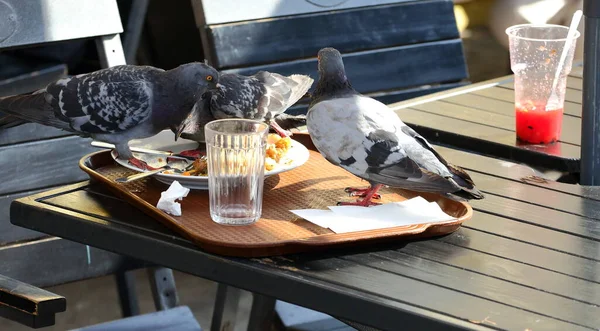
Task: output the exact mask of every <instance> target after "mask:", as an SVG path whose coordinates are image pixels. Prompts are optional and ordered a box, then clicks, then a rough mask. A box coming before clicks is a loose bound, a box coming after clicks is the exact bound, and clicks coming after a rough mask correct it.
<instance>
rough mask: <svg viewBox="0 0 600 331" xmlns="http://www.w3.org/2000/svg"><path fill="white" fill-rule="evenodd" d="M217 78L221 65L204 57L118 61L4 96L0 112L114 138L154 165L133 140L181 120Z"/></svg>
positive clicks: (123, 150) (119, 147) (127, 153)
mask: <svg viewBox="0 0 600 331" xmlns="http://www.w3.org/2000/svg"><path fill="white" fill-rule="evenodd" d="M218 79H219V73H218V72H217V70H215V69H214V68H212V67H210V66H208V65H206V64H204V63H200V62H195V63H188V64H184V65H181V66H179V67H177V68H174V69H171V70H167V71H165V70H162V69H158V68H154V67H150V66H134V65H123V66H114V67H111V68H107V69H102V70H98V71H95V72H91V73H87V74H81V75H77V76H73V77H68V78H63V79H59V80H58V81H56V82H54V83H51V84H49V85H48V86H47V87H46V88H45V89H42V90H38V91H35V92H33V93H31V94H24V95H16V96H9V97H4V98H0V112H4V113H6V114H9V115H11V116H13V117H15V118H17V119H21V120H26V121H29V122H34V123H39V124H43V125H47V126H53V127H56V128H59V129H62V130H66V131H70V132H74V133H75V134H78V135H80V136H83V137H91V138H93V139H96V140H99V141H104V142H107V143H111V144H114V145H115V147H116V151H117V153H118V155H119V158H122V159H127V160H129V162H130V163H131V164H133V165H135V166H136V167H138V168H140V169H151V167H149V166H148V165H147V164H146V163H145V162H143V161H142V160H139V159H136V158H134V157H133V154H132V153H131V150H130V149H129V144H128V143H129V141H130V140H133V139H141V138H147V137H151V136H154V135H156V134H158V133H159V132H160V131H162V130H164V129H168V128H170V127H173V126H176V125H179V124H180V123H181V122H182V121H183V120H184V119H185V118H186V117H187V115H188V114H189V113H190V112H191V110H192V108H193V106H194V104H195V103H196V102H197V101H198V99H200V98H201V96H202V95H203V94H204V93H205V92H206V91H207V90H211V89H215V88H217V86H218ZM6 125H7V126H10V123H7V124H6Z"/></svg>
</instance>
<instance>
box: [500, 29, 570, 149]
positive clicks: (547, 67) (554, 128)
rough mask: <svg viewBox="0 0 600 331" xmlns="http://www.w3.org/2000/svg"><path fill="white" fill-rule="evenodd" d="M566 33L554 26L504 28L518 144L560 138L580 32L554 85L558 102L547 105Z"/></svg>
mask: <svg viewBox="0 0 600 331" xmlns="http://www.w3.org/2000/svg"><path fill="white" fill-rule="evenodd" d="M568 32H569V28H568V27H566V26H561V25H553V24H521V25H515V26H511V27H509V28H508V29H506V34H507V35H508V41H509V51H510V66H511V70H512V72H513V73H514V80H515V112H516V122H515V124H516V133H517V139H519V140H521V141H524V142H528V143H533V144H549V143H553V142H555V141H557V140H559V139H560V134H561V129H562V117H563V109H564V102H565V93H566V87H567V76H568V75H569V73H570V72H571V67H572V64H573V54H574V53H575V46H576V44H577V38H579V36H580V33H579V32H576V33H575V36H574V38H575V40H573V41H572V42H571V47H570V49H569V52H568V55H567V58H566V60H565V63H564V65H563V67H562V70H561V73H560V78H559V80H558V84H557V85H556V95H557V96H558V103H557V104H553V105H552V106H549V107H546V104H547V102H548V99H549V98H550V95H551V94H552V85H553V81H554V77H555V75H556V71H557V69H558V62H559V60H560V57H561V53H562V51H563V48H564V46H565V42H566V38H567V34H568ZM547 108H550V109H547Z"/></svg>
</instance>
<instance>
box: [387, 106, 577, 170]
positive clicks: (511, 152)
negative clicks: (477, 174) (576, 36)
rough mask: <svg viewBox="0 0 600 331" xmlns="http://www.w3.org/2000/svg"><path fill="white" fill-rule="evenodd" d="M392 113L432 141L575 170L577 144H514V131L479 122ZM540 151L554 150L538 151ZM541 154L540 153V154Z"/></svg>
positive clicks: (405, 111) (404, 111)
mask: <svg viewBox="0 0 600 331" xmlns="http://www.w3.org/2000/svg"><path fill="white" fill-rule="evenodd" d="M395 112H396V114H398V116H400V118H401V119H402V120H403V121H404V122H405V123H406V124H408V125H410V126H412V127H413V128H414V129H415V130H416V131H417V132H419V133H420V134H421V135H423V136H424V137H425V138H426V139H428V140H429V141H430V142H432V143H443V144H444V145H448V146H453V147H455V148H463V149H466V150H470V151H474V152H477V153H483V154H485V155H493V156H495V157H500V158H504V159H510V160H513V161H517V162H523V163H527V164H530V165H533V166H541V167H546V168H553V169H556V170H561V171H571V172H577V171H579V156H580V148H579V146H575V145H570V144H566V143H555V144H552V145H549V146H540V145H527V146H525V147H523V148H515V139H516V138H515V133H514V132H509V131H507V130H502V129H498V128H494V127H490V126H484V125H481V124H475V123H471V122H465V121H461V120H457V119H453V118H449V117H444V116H440V115H435V114H430V113H426V112H422V111H418V110H414V109H410V108H403V109H398V110H395ZM543 152H548V153H554V154H555V155H554V156H553V155H551V154H545V153H544V154H542V153H543ZM541 155H544V157H540V156H541Z"/></svg>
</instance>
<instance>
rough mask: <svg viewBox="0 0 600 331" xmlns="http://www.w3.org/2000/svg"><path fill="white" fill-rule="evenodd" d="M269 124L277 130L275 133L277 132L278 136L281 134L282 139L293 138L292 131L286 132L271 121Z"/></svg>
mask: <svg viewBox="0 0 600 331" xmlns="http://www.w3.org/2000/svg"><path fill="white" fill-rule="evenodd" d="M269 124H270V126H271V127H272V128H273V130H275V132H277V134H279V135H280V136H281V138H285V137H291V136H292V132H291V131H288V130H285V129H284V128H282V127H281V126H280V125H279V124H277V122H275V121H271V122H270V123H269Z"/></svg>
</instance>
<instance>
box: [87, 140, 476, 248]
mask: <svg viewBox="0 0 600 331" xmlns="http://www.w3.org/2000/svg"><path fill="white" fill-rule="evenodd" d="M293 139H295V140H297V141H298V142H300V143H302V144H304V145H305V146H306V147H307V148H308V149H309V151H310V158H309V160H308V161H307V162H306V163H305V164H304V165H302V166H300V167H298V168H296V169H293V170H291V171H288V172H284V173H281V174H278V175H274V176H271V177H268V178H266V179H265V189H264V198H263V213H262V218H261V219H260V220H259V221H258V222H256V223H255V224H252V225H248V226H225V225H219V224H217V223H215V222H213V221H212V220H211V218H210V214H209V207H208V206H209V205H208V191H201V190H191V191H190V193H189V194H188V196H187V197H186V198H184V199H183V201H181V207H182V216H179V217H177V216H171V215H169V214H167V213H165V212H163V211H161V210H159V209H157V208H156V207H155V206H156V203H157V202H158V199H159V197H160V193H161V192H162V191H164V190H166V189H167V187H168V185H166V184H163V183H160V182H159V181H157V180H155V179H154V178H145V179H142V180H138V181H135V182H131V183H127V184H120V183H117V182H115V181H114V179H115V178H118V177H122V176H126V175H130V174H133V173H135V172H134V171H132V170H129V169H127V168H125V167H122V166H120V165H118V164H117V163H116V162H114V160H113V159H112V158H111V156H110V152H109V151H99V152H95V153H92V154H89V155H86V156H85V157H83V158H82V159H81V161H80V162H79V166H80V167H81V169H83V171H85V172H87V173H88V174H89V175H90V177H91V178H92V180H95V181H98V182H100V183H102V184H103V185H105V186H106V187H107V188H109V189H110V190H111V191H112V192H113V193H115V194H116V195H117V196H119V197H121V198H123V199H125V200H126V201H128V202H129V203H131V204H132V205H134V206H136V207H137V208H139V209H141V210H142V211H143V212H145V213H146V214H148V215H149V216H151V217H153V218H155V219H156V220H158V221H160V222H162V223H163V224H165V225H167V226H169V227H170V228H172V229H173V230H174V231H176V232H178V233H180V234H181V235H183V236H185V237H187V238H189V239H190V240H191V241H193V242H194V243H195V244H197V245H198V246H199V247H200V248H202V249H204V250H206V251H209V252H213V253H216V254H221V255H229V256H241V257H259V256H273V255H282V254H290V253H299V252H307V251H314V250H318V249H326V248H331V247H333V246H335V247H341V246H356V245H359V244H370V243H374V242H383V241H391V240H402V239H415V238H423V237H431V236H438V235H444V234H448V233H451V232H453V231H455V230H457V229H458V228H459V227H460V225H461V224H462V222H464V221H466V220H468V219H470V218H471V216H472V213H473V211H472V209H471V206H470V205H468V204H467V203H463V202H456V201H453V200H450V199H447V198H445V197H442V196H439V195H433V194H419V195H421V196H422V197H423V198H425V199H427V200H428V201H435V202H437V203H438V204H439V205H440V207H441V208H442V209H443V210H444V211H445V212H446V213H448V214H449V215H451V216H454V217H456V218H457V219H456V220H452V221H448V222H443V223H424V224H418V225H411V226H401V227H393V228H386V229H377V230H368V231H357V232H351V233H340V234H336V233H334V232H332V231H331V230H329V229H326V228H321V227H319V226H317V225H314V224H312V223H310V222H308V221H306V220H304V219H302V218H299V217H298V216H296V215H295V214H293V213H292V212H290V211H289V210H293V209H308V208H315V209H326V208H327V206H332V205H335V203H336V202H337V201H344V200H346V201H348V200H352V199H354V198H352V197H348V194H347V193H345V192H344V188H345V187H349V186H353V187H364V186H367V185H368V183H367V182H364V181H362V180H361V179H359V178H357V177H355V176H353V175H352V174H350V173H348V172H346V171H345V170H343V169H341V168H339V167H336V166H334V165H332V164H330V163H329V162H328V161H326V160H325V159H324V158H323V157H322V156H321V154H319V152H317V151H316V150H315V148H314V145H313V144H312V142H311V140H310V137H309V136H308V135H307V134H294V136H293ZM380 193H382V200H381V202H383V203H385V202H391V201H402V200H406V199H410V198H412V197H414V196H416V195H418V194H417V193H416V192H411V191H406V190H400V189H392V188H384V189H382V191H381V192H380Z"/></svg>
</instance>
